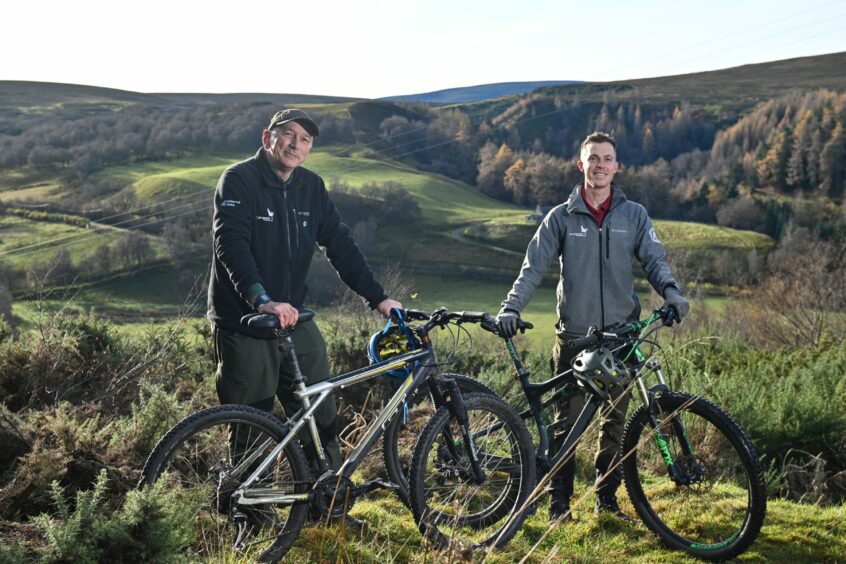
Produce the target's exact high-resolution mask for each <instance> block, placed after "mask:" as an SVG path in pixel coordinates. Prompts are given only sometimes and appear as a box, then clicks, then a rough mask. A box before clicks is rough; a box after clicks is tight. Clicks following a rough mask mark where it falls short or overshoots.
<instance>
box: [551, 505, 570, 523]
mask: <svg viewBox="0 0 846 564" xmlns="http://www.w3.org/2000/svg"><path fill="white" fill-rule="evenodd" d="M572 520H573V512H572V511H570V501H569V500H567V501H562V500H551V501H550V502H549V522H550V523H552V524H555V523H568V522H570V521H572Z"/></svg>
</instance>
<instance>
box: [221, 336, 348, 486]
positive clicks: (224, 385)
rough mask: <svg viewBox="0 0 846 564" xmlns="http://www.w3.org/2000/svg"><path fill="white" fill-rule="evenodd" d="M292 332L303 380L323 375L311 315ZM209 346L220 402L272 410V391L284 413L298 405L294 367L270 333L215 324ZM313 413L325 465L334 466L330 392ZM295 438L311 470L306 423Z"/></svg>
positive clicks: (321, 344) (322, 354) (325, 366)
mask: <svg viewBox="0 0 846 564" xmlns="http://www.w3.org/2000/svg"><path fill="white" fill-rule="evenodd" d="M292 337H293V340H294V346H295V347H296V351H297V360H298V362H299V364H300V369H301V370H302V373H303V374H304V375H305V376H306V379H307V385H311V384H316V383H318V382H322V381H323V380H326V379H328V378H329V359H328V356H327V353H326V342H325V341H324V340H323V335H321V333H320V330H319V329H318V327H317V324H316V323H315V322H314V321H308V322H306V323H302V324H298V325H297V328H296V330H295V331H294V332H293V333H292ZM214 349H215V360H216V361H217V374H216V378H217V379H216V386H217V397H218V399H219V400H220V403H222V404H226V403H238V404H243V405H250V406H253V407H257V408H259V409H263V410H265V411H271V410H272V409H273V399H274V397H276V398H279V401H280V403H281V404H282V408H283V409H284V410H285V414H286V415H288V416H289V417H290V416H292V415H293V414H294V413H296V412H297V411H298V410H299V409H300V403H299V402H298V401H297V399H296V398H295V397H294V394H293V390H294V372H293V368H292V366H291V363H290V360H289V359H288V358H287V355H283V354H282V352H281V351H280V350H279V344H278V342H277V341H276V340H275V339H274V340H265V339H254V338H252V337H248V336H247V335H242V334H240V333H235V332H233V331H228V330H226V329H221V328H219V327H215V328H214ZM314 417H315V422H316V423H317V429H318V432H319V435H320V441H321V442H322V443H323V447H324V449H325V450H326V456H327V459H328V462H329V465H330V466H331V467H332V468H333V469H334V470H337V469H338V468H340V466H341V462H342V461H343V458H342V457H341V447H340V443H339V441H338V408H337V405H336V403H335V396H334V394H332V395H330V396H329V397H328V398H326V399H325V400H324V401H323V403H322V404H321V405H320V407H319V408H318V409H317V410H316V411H315V412H314ZM299 439H300V442H301V443H302V444H303V447H304V448H305V452H306V457H307V458H308V460H309V465H310V466H311V467H312V471H316V470H317V469H318V465H317V462H316V461H317V452H316V450H315V448H314V444H313V442H312V440H311V435H310V434H309V432H308V429H307V428H304V429H303V430H302V431H300V433H299Z"/></svg>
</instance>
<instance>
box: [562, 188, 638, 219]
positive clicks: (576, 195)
mask: <svg viewBox="0 0 846 564" xmlns="http://www.w3.org/2000/svg"><path fill="white" fill-rule="evenodd" d="M581 191H582V185H581V184H576V186H575V187H574V188H573V191H572V192H570V197H569V198H567V201H566V202H565V204H566V206H567V212H568V213H574V212H575V213H586V214H588V215H590V210H588V208H587V204H585V201H584V199H583V198H582V194H581ZM625 201H626V195H625V194H624V193H623V190H622V189H620V187H619V186H617V185H616V184H612V185H611V208H609V210H608V213H611V210H613V209H614V208H616V207H618V206H620V205H621V204H622V203H623V202H625Z"/></svg>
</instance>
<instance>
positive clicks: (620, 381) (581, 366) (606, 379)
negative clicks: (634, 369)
mask: <svg viewBox="0 0 846 564" xmlns="http://www.w3.org/2000/svg"><path fill="white" fill-rule="evenodd" d="M573 373H574V374H575V375H576V378H578V379H579V380H580V381H581V382H582V383H583V384H584V385H585V386H589V387H590V388H591V389H592V390H593V391H594V392H596V393H597V394H598V395H599V396H600V397H601V398H603V399H606V400H607V399H610V398H611V395H612V394H617V393H619V391H620V390H621V389H622V388H624V387H625V386H626V385H627V384H628V383H629V379H630V375H629V369H628V368H627V367H626V365H625V364H624V363H622V362H621V361H619V360H617V359H616V358H614V355H613V354H611V351H609V350H608V349H606V348H605V347H599V348H598V349H594V350H587V349H585V350H583V351H582V352H580V353H579V354H578V355H577V356H576V358H574V359H573Z"/></svg>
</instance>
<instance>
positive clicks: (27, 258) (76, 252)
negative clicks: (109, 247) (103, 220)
mask: <svg viewBox="0 0 846 564" xmlns="http://www.w3.org/2000/svg"><path fill="white" fill-rule="evenodd" d="M125 233H126V232H124V231H120V230H115V229H84V228H82V227H75V226H71V225H66V224H63V223H49V222H43V221H32V220H29V219H25V218H21V217H16V216H12V215H0V261H2V262H4V263H6V264H8V265H10V266H12V267H14V268H19V269H25V268H27V267H28V266H29V265H31V264H32V263H33V262H41V261H46V260H48V259H49V258H51V257H52V256H53V255H55V254H56V251H57V250H58V249H59V248H63V247H67V248H68V249H69V250H70V252H71V256H72V257H73V259H74V261H75V262H78V261H79V260H81V259H83V258H85V257H87V256H89V255H92V254H93V253H94V251H95V250H96V248H97V247H98V246H100V245H102V244H113V243H114V242H115V241H116V240H118V239H119V238H120V237H121V236H123V235H124V234H125ZM150 243H151V244H152V246H153V249H154V250H155V251H156V256H161V255H163V253H164V251H163V249H162V245H161V242H160V241H159V240H158V239H156V238H151V240H150Z"/></svg>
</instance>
